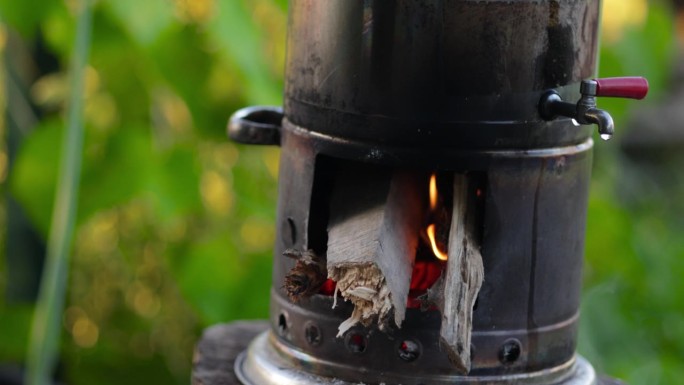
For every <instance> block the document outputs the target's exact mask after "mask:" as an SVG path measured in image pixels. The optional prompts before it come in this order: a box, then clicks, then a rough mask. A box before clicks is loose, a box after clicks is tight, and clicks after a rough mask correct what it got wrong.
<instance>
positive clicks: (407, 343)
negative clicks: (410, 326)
mask: <svg viewBox="0 0 684 385" xmlns="http://www.w3.org/2000/svg"><path fill="white" fill-rule="evenodd" d="M397 354H399V358H401V359H402V360H404V361H406V362H411V361H415V360H416V359H417V358H418V357H420V345H418V343H417V342H415V341H411V340H404V341H401V344H399V349H397Z"/></svg>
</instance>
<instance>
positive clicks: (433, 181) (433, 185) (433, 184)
mask: <svg viewBox="0 0 684 385" xmlns="http://www.w3.org/2000/svg"><path fill="white" fill-rule="evenodd" d="M436 208H437V175H436V174H432V175H431V176H430V210H434V209H436Z"/></svg>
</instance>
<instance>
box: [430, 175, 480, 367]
mask: <svg viewBox="0 0 684 385" xmlns="http://www.w3.org/2000/svg"><path fill="white" fill-rule="evenodd" d="M468 179H469V178H468V176H466V175H463V174H455V175H454V203H453V211H452V216H451V229H450V230H449V260H448V261H447V267H446V270H445V273H444V275H443V279H441V280H440V281H441V282H440V286H442V285H443V288H442V290H443V291H442V295H441V299H442V300H441V301H438V304H437V306H438V307H439V308H440V310H441V311H442V325H441V328H440V345H441V346H442V348H443V349H444V350H445V351H446V353H447V355H448V356H449V360H450V361H451V363H452V364H454V365H455V366H456V367H457V368H458V369H459V370H460V371H461V372H463V373H464V374H467V373H468V372H469V371H470V358H471V357H470V337H471V334H472V321H473V305H474V304H475V300H476V299H477V294H478V293H479V291H480V287H482V281H483V280H484V267H483V265H482V254H480V245H479V242H478V239H477V236H476V234H477V229H476V228H475V226H476V223H477V221H476V215H477V212H476V204H475V202H474V200H473V199H471V198H472V197H473V196H474V194H472V192H471V191H470V190H472V189H471V188H469V181H468Z"/></svg>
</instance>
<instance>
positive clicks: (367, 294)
mask: <svg viewBox="0 0 684 385" xmlns="http://www.w3.org/2000/svg"><path fill="white" fill-rule="evenodd" d="M359 171H361V172H359ZM425 186H426V179H425V176H424V175H422V174H419V173H411V172H389V171H387V170H379V169H378V170H375V169H369V168H365V169H364V170H358V169H353V168H349V169H346V170H345V169H342V170H340V172H339V173H338V175H337V177H336V186H335V188H334V189H333V195H332V199H331V204H330V221H329V225H328V249H327V269H328V276H329V278H331V279H333V280H334V281H336V282H337V289H336V293H335V294H337V293H338V292H339V294H341V295H342V297H343V298H344V299H345V300H348V301H351V302H352V303H353V304H354V310H353V312H352V315H351V317H350V318H349V319H347V320H346V321H345V322H343V323H342V324H341V325H340V327H339V333H338V337H339V336H342V335H343V334H344V332H345V331H347V330H348V329H349V328H351V327H352V326H354V325H355V324H357V323H361V324H363V325H365V326H368V325H371V324H372V323H377V324H378V326H379V328H380V329H381V330H382V329H384V328H385V327H387V326H388V324H389V322H390V320H391V319H392V318H393V321H394V324H395V325H396V326H397V327H400V326H401V323H402V322H403V320H404V315H405V312H406V301H407V298H408V293H409V287H410V283H411V273H412V270H413V263H414V259H415V254H416V248H417V245H418V237H419V232H420V226H421V225H422V220H421V219H422V217H421V215H422V213H423V212H424V207H423V205H424V202H423V200H422V199H421V197H422V196H421V190H424V189H425ZM335 298H337V295H335ZM333 306H334V305H333ZM392 314H393V317H392Z"/></svg>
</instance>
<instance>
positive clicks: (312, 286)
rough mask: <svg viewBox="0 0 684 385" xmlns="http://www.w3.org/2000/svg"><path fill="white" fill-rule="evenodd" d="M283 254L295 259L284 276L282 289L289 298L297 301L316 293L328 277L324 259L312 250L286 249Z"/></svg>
mask: <svg viewBox="0 0 684 385" xmlns="http://www.w3.org/2000/svg"><path fill="white" fill-rule="evenodd" d="M283 255H284V256H286V257H290V258H293V259H295V260H297V263H296V264H295V266H294V267H293V268H292V270H290V271H289V272H288V273H287V275H286V276H285V285H284V289H285V292H286V293H287V296H288V297H289V298H290V300H291V301H292V302H294V303H297V302H299V301H300V300H301V299H303V298H308V297H310V296H312V295H314V294H316V293H318V291H319V289H320V288H321V286H322V285H323V283H325V280H326V278H327V277H328V272H327V270H326V268H325V260H324V259H323V258H320V257H318V256H317V255H316V254H315V253H314V251H313V250H306V251H303V252H302V251H298V250H294V249H287V250H285V251H284V252H283Z"/></svg>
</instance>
